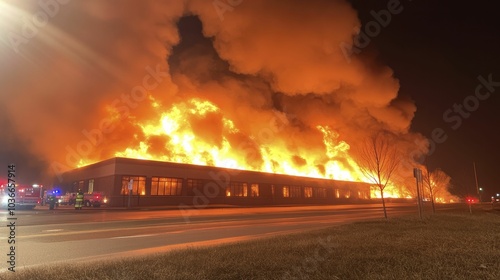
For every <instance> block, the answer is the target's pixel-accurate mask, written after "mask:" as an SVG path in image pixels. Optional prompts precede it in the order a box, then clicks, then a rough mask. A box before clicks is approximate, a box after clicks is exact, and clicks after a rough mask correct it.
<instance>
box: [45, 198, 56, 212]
mask: <svg viewBox="0 0 500 280" xmlns="http://www.w3.org/2000/svg"><path fill="white" fill-rule="evenodd" d="M47 199H48V200H49V209H50V210H54V206H55V205H56V196H55V195H54V194H50V195H48V197H47Z"/></svg>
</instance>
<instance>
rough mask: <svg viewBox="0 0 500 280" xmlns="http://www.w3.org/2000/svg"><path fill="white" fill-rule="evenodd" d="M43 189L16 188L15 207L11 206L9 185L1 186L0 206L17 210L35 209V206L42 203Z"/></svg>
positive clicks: (30, 187)
mask: <svg viewBox="0 0 500 280" xmlns="http://www.w3.org/2000/svg"><path fill="white" fill-rule="evenodd" d="M41 189H42V188H41V187H40V186H36V185H34V186H22V185H16V186H15V197H14V199H15V203H14V205H10V204H9V198H11V197H9V194H10V192H9V189H8V185H7V184H2V185H0V198H1V200H0V205H1V207H2V208H12V206H14V207H15V209H33V208H35V206H37V205H39V204H40V202H41Z"/></svg>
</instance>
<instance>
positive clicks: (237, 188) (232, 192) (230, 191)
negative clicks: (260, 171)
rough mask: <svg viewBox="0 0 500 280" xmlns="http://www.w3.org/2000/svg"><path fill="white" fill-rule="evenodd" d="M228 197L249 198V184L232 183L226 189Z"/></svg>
mask: <svg viewBox="0 0 500 280" xmlns="http://www.w3.org/2000/svg"><path fill="white" fill-rule="evenodd" d="M226 196H248V187H247V183H239V182H231V184H230V185H229V186H227V187H226Z"/></svg>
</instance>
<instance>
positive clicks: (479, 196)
mask: <svg viewBox="0 0 500 280" xmlns="http://www.w3.org/2000/svg"><path fill="white" fill-rule="evenodd" d="M472 165H473V166H474V178H475V179H476V192H477V198H479V203H481V194H480V193H479V184H478V183H477V173H476V162H475V161H473V162H472Z"/></svg>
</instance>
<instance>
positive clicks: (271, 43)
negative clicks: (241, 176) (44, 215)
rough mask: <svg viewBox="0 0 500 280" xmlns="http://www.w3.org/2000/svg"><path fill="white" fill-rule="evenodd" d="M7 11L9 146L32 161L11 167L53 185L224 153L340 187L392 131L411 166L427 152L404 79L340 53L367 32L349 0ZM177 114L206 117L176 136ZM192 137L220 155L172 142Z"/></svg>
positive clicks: (241, 162)
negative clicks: (131, 159)
mask: <svg viewBox="0 0 500 280" xmlns="http://www.w3.org/2000/svg"><path fill="white" fill-rule="evenodd" d="M3 2H4V3H7V4H2V5H4V6H6V7H7V8H9V9H10V12H11V13H10V16H9V17H3V19H0V34H1V36H2V40H3V41H2V42H3V44H2V46H1V48H0V56H1V57H2V62H3V63H2V66H1V67H0V71H1V75H0V82H1V88H2V93H1V95H0V100H1V103H0V107H1V112H0V122H1V123H2V127H3V124H4V123H5V125H6V130H8V131H7V134H8V137H2V139H1V140H0V141H2V142H3V145H2V146H3V147H5V146H9V147H13V148H14V149H19V151H18V152H19V155H23V156H22V158H15V157H13V155H9V157H6V158H8V159H7V160H8V161H11V162H16V161H25V160H28V161H30V160H31V161H32V162H38V163H39V165H40V166H44V167H46V169H43V170H41V171H44V173H43V174H45V175H48V176H49V177H50V176H54V175H57V174H58V173H60V172H62V171H63V170H65V169H67V168H74V167H75V166H77V165H78V164H82V163H88V162H93V161H97V160H102V159H106V158H109V157H113V156H115V155H122V154H126V155H129V156H130V155H134V152H135V153H140V152H142V153H143V154H150V155H151V154H154V155H156V158H160V159H166V160H175V161H185V162H188V163H198V162H199V158H198V156H200V155H201V156H202V157H205V158H207V160H205V161H204V162H203V163H204V164H214V165H218V164H219V162H218V161H217V160H218V158H217V157H218V155H216V154H215V153H216V152H213V150H214V149H215V150H217V153H219V155H220V153H221V152H222V151H225V154H224V155H225V156H226V157H228V158H238V159H237V160H235V161H236V162H237V163H236V166H243V167H245V168H252V169H255V170H264V171H269V170H271V171H273V170H277V171H283V170H284V171H286V170H287V167H284V166H282V165H283V160H289V162H290V164H291V165H292V169H294V168H298V169H300V168H302V167H304V166H312V167H313V168H315V170H317V172H318V174H320V175H325V177H328V176H327V175H328V172H327V170H328V169H329V168H332V166H331V165H329V162H330V163H331V162H332V161H333V162H335V164H336V165H335V166H340V168H341V169H343V170H348V171H349V170H351V171H352V170H353V169H354V168H355V163H353V162H352V161H350V159H348V158H346V157H345V155H346V154H349V153H350V151H351V150H353V149H354V148H355V147H357V146H359V145H361V144H362V142H363V140H364V139H365V138H366V137H368V136H370V135H373V134H374V133H377V132H380V131H384V132H386V133H388V134H390V135H392V136H393V137H394V139H398V140H397V141H398V143H397V145H398V147H400V149H401V151H402V152H403V153H405V154H408V155H409V156H408V158H409V159H411V158H412V157H414V156H418V155H420V154H422V153H425V152H426V147H425V145H423V146H417V144H416V143H425V141H422V139H423V137H422V136H420V135H419V134H414V133H411V132H409V127H410V124H411V120H412V119H413V116H414V113H415V111H416V107H415V105H414V104H413V102H412V101H411V100H409V99H408V98H405V97H401V96H398V89H399V83H398V80H397V79H396V78H395V77H394V76H393V72H392V70H391V69H390V68H389V67H387V66H384V65H382V64H381V63H379V62H378V61H377V59H376V57H374V56H372V55H371V54H370V53H369V51H366V52H365V53H361V54H359V55H356V56H353V57H351V58H350V59H346V57H345V56H344V52H343V51H342V49H341V48H340V47H339V46H340V45H341V44H342V43H345V42H352V40H353V38H354V36H355V35H356V34H355V33H354V30H356V27H359V26H360V22H359V20H358V18H357V14H356V11H355V10H354V9H353V8H352V7H351V6H350V5H349V4H348V3H347V2H346V1H344V0H314V1H299V0H292V1H265V0H252V1H246V0H243V1H225V0H217V1H206V0H192V1H178V0H171V1H153V0H152V1H134V0H130V1H120V3H119V4H117V2H116V1H104V0H95V1H62V0H61V1H56V0H52V1H45V2H44V1H41V2H40V3H42V2H43V3H51V5H48V4H47V5H46V6H41V4H40V3H39V1H24V2H23V6H22V7H21V6H19V5H20V4H19V3H17V1H3ZM0 13H1V12H0ZM12 13H14V14H15V16H13V15H12ZM40 13H45V14H46V15H47V17H46V24H45V25H42V24H41V23H43V21H42V20H43V17H40ZM37 15H38V16H37ZM20 18H21V19H22V20H19V19H20ZM30 32H31V33H30ZM31 35H32V36H31ZM30 36H31V37H30ZM23 39H24V40H23ZM177 111H179V112H181V113H182V112H195V113H188V114H184V115H183V117H182V118H181V119H179V121H178V122H177V123H176V124H170V123H169V120H173V119H174V115H175V112H177ZM165 116H167V117H168V118H167V119H165V118H162V117H165ZM162 120H163V124H162V123H161V122H162ZM155 123H156V124H157V125H160V127H162V128H163V129H164V130H163V133H159V132H158V131H157V127H155ZM155 129H156V130H155ZM187 130H189V131H191V132H193V133H194V134H195V135H196V138H197V141H201V142H203V143H204V145H206V147H208V148H206V149H205V148H204V147H200V146H194V147H192V146H189V143H194V142H189V141H191V140H192V139H191V140H189V139H188V140H186V139H177V138H175V137H174V136H173V135H172V134H169V132H173V131H187ZM187 142H189V143H187ZM19 143H23V145H19ZM186 143H187V144H186ZM196 143H199V142H196ZM5 144H6V145H5ZM176 145H177V146H179V147H182V149H181V150H182V152H176V151H174V150H175V146H176ZM21 147H22V148H21ZM277 147H279V149H280V152H276V149H277ZM196 151H201V152H200V153H199V155H198V156H194V157H189V156H186V155H185V154H183V153H188V152H193V153H196ZM2 154H6V155H7V151H5V152H4V151H2ZM352 156H353V158H354V159H355V154H352ZM2 161H3V159H2ZM20 163H21V162H20ZM406 167H407V168H409V166H406ZM36 176H41V175H39V174H35V175H33V177H36Z"/></svg>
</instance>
